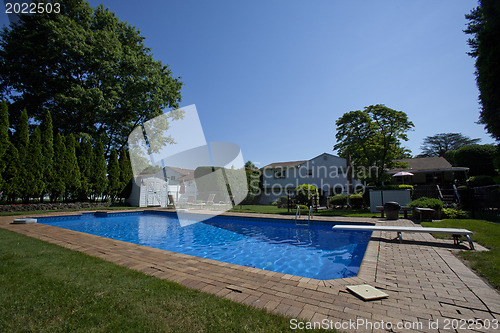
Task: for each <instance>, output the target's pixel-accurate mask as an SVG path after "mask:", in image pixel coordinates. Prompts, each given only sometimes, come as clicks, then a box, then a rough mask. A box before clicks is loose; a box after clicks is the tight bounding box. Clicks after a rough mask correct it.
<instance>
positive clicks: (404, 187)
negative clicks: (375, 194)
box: [375, 184, 413, 191]
mask: <svg viewBox="0 0 500 333" xmlns="http://www.w3.org/2000/svg"><path fill="white" fill-rule="evenodd" d="M375 190H386V191H389V190H413V185H405V184H401V185H384V186H380V187H376V188H375Z"/></svg>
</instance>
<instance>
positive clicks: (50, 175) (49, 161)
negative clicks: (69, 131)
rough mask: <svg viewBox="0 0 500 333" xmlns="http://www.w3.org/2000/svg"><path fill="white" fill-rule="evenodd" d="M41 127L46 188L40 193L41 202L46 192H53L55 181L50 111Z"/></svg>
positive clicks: (52, 130)
mask: <svg viewBox="0 0 500 333" xmlns="http://www.w3.org/2000/svg"><path fill="white" fill-rule="evenodd" d="M40 127H41V132H42V133H41V145H42V160H43V163H42V168H43V172H42V174H43V176H42V177H43V182H44V184H45V187H44V190H43V191H42V193H41V195H40V202H43V197H44V196H45V194H46V193H50V192H51V187H52V183H53V181H54V129H53V128H52V116H51V115H50V112H49V111H47V112H46V113H45V117H44V119H43V121H42V124H41V125H40Z"/></svg>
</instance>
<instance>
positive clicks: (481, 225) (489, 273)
mask: <svg viewBox="0 0 500 333" xmlns="http://www.w3.org/2000/svg"><path fill="white" fill-rule="evenodd" d="M422 225H423V226H424V227H437V228H463V229H468V230H470V231H472V232H473V233H474V235H472V240H473V241H474V242H477V243H479V244H481V245H483V246H485V247H487V248H488V249H489V250H490V251H486V252H475V251H461V252H460V256H461V257H462V258H463V259H465V261H466V262H467V263H468V264H469V265H470V267H471V268H472V269H474V270H475V271H476V272H478V273H479V274H480V275H481V276H483V277H484V278H486V279H487V280H488V281H489V282H490V283H491V285H493V286H494V287H495V288H496V289H497V290H500V275H499V274H498V273H499V272H500V224H499V223H495V222H488V221H484V220H472V219H465V220H442V221H437V222H422ZM436 236H438V237H443V236H442V235H436ZM448 237H449V236H448Z"/></svg>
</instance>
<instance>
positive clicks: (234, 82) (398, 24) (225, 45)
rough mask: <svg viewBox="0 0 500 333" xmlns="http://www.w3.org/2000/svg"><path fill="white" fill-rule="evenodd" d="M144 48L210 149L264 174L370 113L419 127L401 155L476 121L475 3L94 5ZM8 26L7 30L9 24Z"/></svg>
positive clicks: (182, 1) (331, 140) (368, 0)
mask: <svg viewBox="0 0 500 333" xmlns="http://www.w3.org/2000/svg"><path fill="white" fill-rule="evenodd" d="M90 3H91V5H92V6H97V5H98V4H100V3H102V4H104V5H105V6H107V7H109V8H110V10H112V11H113V12H115V13H116V14H117V16H118V17H120V18H121V19H122V20H124V21H127V22H128V23H130V24H132V25H134V26H135V27H136V28H138V29H139V30H140V31H141V32H142V34H143V35H144V36H145V37H147V39H146V45H147V46H149V47H151V48H152V50H153V56H154V58H155V59H156V60H161V61H162V62H163V63H165V64H169V65H170V66H171V69H172V71H173V73H174V75H175V76H181V77H182V80H183V81H184V83H185V86H184V88H183V90H182V95H183V100H182V103H181V106H187V105H190V104H196V107H197V110H198V113H199V116H200V119H201V123H202V125H203V128H204V131H205V136H206V139H207V141H212V142H213V141H229V142H234V143H236V144H238V145H239V146H240V147H241V149H242V152H243V157H244V159H245V160H251V161H252V162H254V163H256V164H257V165H260V166H264V165H266V164H268V163H272V162H278V161H292V160H303V159H309V158H312V157H314V156H316V155H319V154H321V153H323V152H330V153H333V152H332V147H333V145H334V144H335V121H336V120H337V119H338V118H339V117H340V116H341V115H342V114H343V113H345V112H347V111H351V110H360V109H363V107H365V106H368V105H371V104H385V105H386V106H388V107H390V108H393V109H396V110H401V111H404V112H406V113H407V114H408V116H409V118H410V120H412V121H413V122H414V124H415V128H414V131H412V132H410V133H409V138H410V140H409V141H408V142H406V146H407V147H408V148H410V149H411V150H412V152H413V154H414V155H416V154H418V153H419V152H420V145H421V143H422V139H423V138H425V137H426V136H429V135H434V134H437V133H442V132H460V133H463V134H465V135H467V136H470V137H473V138H481V139H482V143H492V142H493V140H492V139H491V138H490V137H489V136H488V135H487V134H486V133H485V131H484V128H483V126H482V125H478V124H476V123H475V122H476V121H477V120H478V114H479V104H478V90H477V87H476V84H475V76H474V70H475V68H474V59H472V58H470V57H469V56H468V55H467V54H466V52H467V51H468V50H469V48H468V45H467V42H466V41H467V38H468V36H467V35H465V34H464V33H463V32H462V30H463V29H465V26H466V23H467V21H466V19H465V17H464V15H465V14H466V13H469V12H470V10H471V9H472V8H474V7H475V6H477V0H440V1H435V0H418V1H401V0H390V1H389V0H379V1H373V0H364V1H347V0H315V1H303V0H301V1H297V0H292V1H290V0H286V1H285V0H282V1H278V0H273V1H264V0H262V1H234V0H226V1H219V0H214V1H199V0H198V1H192V0H188V1H186V0H169V1H125V0H102V1H96V0H92V1H90ZM2 15H3V16H2V17H1V20H2V21H1V22H0V23H4V22H5V21H6V20H7V17H6V15H5V14H3V13H2Z"/></svg>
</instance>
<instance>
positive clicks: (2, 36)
mask: <svg viewBox="0 0 500 333" xmlns="http://www.w3.org/2000/svg"><path fill="white" fill-rule="evenodd" d="M58 2H59V3H60V4H61V12H60V13H57V14H56V13H39V14H36V15H21V16H20V19H19V22H18V23H17V24H15V25H10V26H9V27H6V28H4V29H3V30H2V31H1V32H0V64H1V66H0V99H1V98H6V99H8V100H9V101H10V102H12V103H13V108H12V111H13V112H14V113H15V114H14V116H15V119H17V118H18V117H19V115H18V114H19V110H22V109H24V108H27V109H28V112H29V116H30V117H33V118H35V119H36V120H38V121H41V120H42V118H43V116H44V115H45V110H47V109H48V110H51V112H52V117H53V125H54V129H56V130H59V131H61V133H62V134H64V135H68V134H69V133H74V134H77V133H88V134H90V135H91V136H92V137H93V140H94V142H97V141H98V140H102V142H103V144H104V146H105V151H106V152H109V151H111V149H112V148H114V147H118V148H120V147H121V146H123V145H124V144H125V143H126V142H127V137H128V135H129V134H130V132H131V130H132V129H133V128H134V127H136V126H137V125H140V124H142V123H143V122H145V121H147V120H149V119H152V118H154V117H156V116H157V115H160V114H162V113H163V109H165V108H177V107H178V102H179V101H180V100H181V95H180V90H181V87H182V83H181V81H180V78H175V77H174V76H173V75H172V72H171V70H170V68H169V67H168V65H164V64H163V63H162V62H161V61H155V60H154V59H153V56H152V52H151V49H149V48H148V47H146V46H145V45H144V39H145V37H144V36H142V35H141V33H140V32H139V31H138V30H137V29H136V28H135V27H133V26H131V25H129V24H127V23H126V22H123V21H121V20H120V19H119V18H118V17H116V15H115V14H114V13H113V12H111V11H110V10H109V9H106V8H104V6H102V5H100V6H98V7H97V8H91V7H90V6H89V4H88V2H86V1H84V0H60V1H58Z"/></svg>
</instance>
